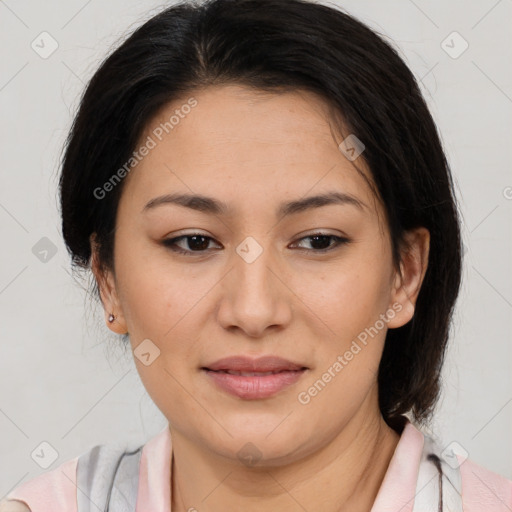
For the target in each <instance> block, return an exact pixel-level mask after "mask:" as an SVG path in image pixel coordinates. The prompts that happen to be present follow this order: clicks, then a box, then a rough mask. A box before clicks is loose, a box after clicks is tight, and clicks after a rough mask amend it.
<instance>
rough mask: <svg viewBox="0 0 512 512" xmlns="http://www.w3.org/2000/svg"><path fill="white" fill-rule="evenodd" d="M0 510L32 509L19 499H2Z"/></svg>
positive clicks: (26, 511) (5, 511)
mask: <svg viewBox="0 0 512 512" xmlns="http://www.w3.org/2000/svg"><path fill="white" fill-rule="evenodd" d="M0 512H30V509H29V508H28V507H27V505H25V503H22V502H21V501H18V500H2V501H0Z"/></svg>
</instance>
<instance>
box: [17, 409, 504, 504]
mask: <svg viewBox="0 0 512 512" xmlns="http://www.w3.org/2000/svg"><path fill="white" fill-rule="evenodd" d="M404 419H405V418H404ZM171 460H172V442H171V433H170V430H169V426H168V425H167V426H166V427H165V428H164V429H162V430H161V431H160V432H159V433H158V434H157V435H155V436H154V437H153V438H151V439H150V440H149V441H147V442H146V443H145V444H144V445H142V446H140V447H139V448H137V449H135V450H132V451H125V450H122V451H119V450H118V451H116V450H112V449H110V448H109V447H108V446H105V445H99V446H95V447H94V448H91V449H90V450H88V451H87V452H86V453H84V454H82V455H80V456H78V457H75V458H74V459H71V460H69V461H67V462H64V463H63V464H61V465H60V466H59V467H57V468H56V469H54V470H52V471H48V472H46V473H43V474H41V475H39V476H37V477H35V478H33V479H31V480H29V481H28V482H25V483H24V484H21V485H20V486H18V487H17V488H16V489H14V490H13V491H11V492H10V493H9V494H8V495H7V499H15V500H20V501H22V502H24V503H25V504H26V505H28V507H29V508H30V509H31V511H32V512H93V511H94V512H96V511H98V510H100V511H105V512H106V511H108V512H171V489H170V482H171ZM430 511H432V512H439V511H443V512H510V511H512V481H511V480H508V479H506V478H504V477H502V476H500V475H498V474H496V473H493V472H491V471H489V470H487V469H485V468H483V467H481V466H479V465H477V464H475V463H474V462H472V461H471V460H470V459H465V458H464V457H463V456H462V455H460V454H455V453H454V452H452V451H450V450H448V449H445V450H443V451H441V448H440V447H439V445H438V444H437V443H436V442H435V441H433V440H432V438H430V437H429V436H427V435H425V434H423V433H422V432H421V431H420V430H418V428H416V427H415V426H414V425H413V424H412V423H411V422H410V421H409V420H407V421H406V422H405V426H404V428H403V431H402V433H401V435H400V440H399V442H398V444H397V446H396V448H395V452H394V454H393V457H392V458H391V461H390V463H389V466H388V469H387V471H386V474H385V476H384V480H383V481H382V484H381V487H380V489H379V492H378V494H377V497H376V499H375V502H374V505H373V507H372V509H371V512H430Z"/></svg>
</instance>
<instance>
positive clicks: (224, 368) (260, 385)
mask: <svg viewBox="0 0 512 512" xmlns="http://www.w3.org/2000/svg"><path fill="white" fill-rule="evenodd" d="M201 370H202V371H204V372H205V374H206V375H207V376H208V377H209V378H211V379H212V380H213V382H214V383H215V384H216V385H217V386H218V387H219V388H220V389H222V390H224V391H226V392H228V393H230V394H231V395H234V396H237V397H239V398H242V399H245V400H258V399H263V398H269V397H271V396H274V395H276V394H277V393H279V392H280V391H282V390H283V389H285V388H287V387H289V386H291V385H293V384H295V383H296V382H297V381H298V380H299V379H300V378H301V377H302V375H303V374H304V373H305V372H306V371H307V370H308V368H307V367H305V366H304V365H301V364H298V363H294V362H292V361H289V360H287V359H283V358H281V357H276V356H263V357H259V358H256V359H251V358H249V357H246V356H232V357H225V358H223V359H219V360H218V361H215V362H214V363H211V364H208V365H207V366H203V367H202V368H201ZM227 372H238V373H239V374H232V373H227ZM242 372H243V373H252V374H257V373H261V374H262V375H242V374H240V373H242ZM267 372H273V373H272V374H266V373H267ZM263 374H265V375H263Z"/></svg>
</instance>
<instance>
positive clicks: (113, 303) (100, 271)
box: [89, 233, 128, 334]
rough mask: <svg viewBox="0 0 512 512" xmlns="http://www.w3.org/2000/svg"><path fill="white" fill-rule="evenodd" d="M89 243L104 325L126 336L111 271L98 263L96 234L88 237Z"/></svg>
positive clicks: (123, 319)
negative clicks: (110, 320) (103, 313)
mask: <svg viewBox="0 0 512 512" xmlns="http://www.w3.org/2000/svg"><path fill="white" fill-rule="evenodd" d="M89 241H90V243H91V269H92V272H93V274H94V277H95V279H96V282H97V283H98V289H99V292H100V298H101V303H102V304H103V309H104V312H105V323H106V324H107V327H108V328H109V329H110V330H111V331H113V332H115V333H116V334H127V332H128V330H127V328H126V320H125V317H124V315H123V310H122V308H121V302H120V300H119V296H118V294H117V289H116V283H115V279H114V275H113V273H112V271H111V270H106V269H104V268H102V266H101V265H100V262H99V252H98V251H99V246H98V244H97V242H96V233H93V234H92V235H91V236H90V237H89ZM111 313H112V314H113V315H114V317H115V319H114V321H113V322H109V320H108V318H109V316H110V314H111Z"/></svg>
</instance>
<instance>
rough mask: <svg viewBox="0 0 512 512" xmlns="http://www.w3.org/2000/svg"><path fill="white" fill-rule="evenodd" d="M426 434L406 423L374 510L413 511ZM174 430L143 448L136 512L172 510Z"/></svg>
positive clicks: (378, 511) (155, 438) (152, 440)
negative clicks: (172, 432)
mask: <svg viewBox="0 0 512 512" xmlns="http://www.w3.org/2000/svg"><path fill="white" fill-rule="evenodd" d="M423 443H424V436H423V434H422V433H421V432H420V431H419V430H418V429H417V428H416V427H415V426H414V425H413V424H412V423H411V422H410V421H409V420H407V423H406V424H405V427H404V430H403V432H402V435H401V436H400V441H399V442H398V444H397V446H396V449H395V452H394V454H393V457H392V459H391V461H390V463H389V466H388V470H387V472H386V474H385V476H384V480H383V482H382V485H381V487H380V489H379V492H378V494H377V498H376V500H375V503H374V505H373V507H372V510H371V512H397V510H400V512H411V511H412V508H413V503H414V495H415V490H416V482H417V478H418V470H419V464H420V460H421V454H422V450H423ZM171 453H172V444H171V432H170V430H169V426H168V425H167V426H166V427H165V428H163V429H162V430H161V431H160V432H159V433H158V434H157V435H156V436H154V437H153V438H152V439H150V440H149V441H148V442H147V443H146V444H145V445H144V448H143V451H142V457H141V463H140V477H139V488H138V497H137V508H136V512H146V511H147V510H151V511H152V512H171V496H170V492H169V483H170V481H171V464H170V461H171Z"/></svg>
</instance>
